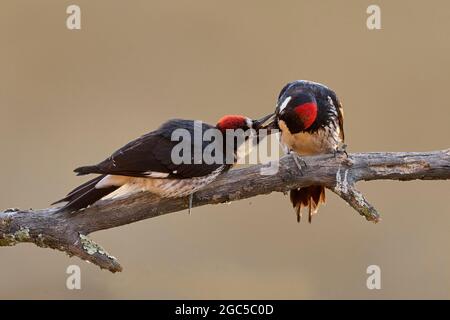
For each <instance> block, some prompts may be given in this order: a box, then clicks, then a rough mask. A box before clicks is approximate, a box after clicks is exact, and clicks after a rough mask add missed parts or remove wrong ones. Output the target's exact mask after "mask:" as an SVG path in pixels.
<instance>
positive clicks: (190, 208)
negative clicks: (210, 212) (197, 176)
mask: <svg viewBox="0 0 450 320" xmlns="http://www.w3.org/2000/svg"><path fill="white" fill-rule="evenodd" d="M193 200H194V193H191V194H190V195H189V208H188V214H189V215H191V210H192V201H193Z"/></svg>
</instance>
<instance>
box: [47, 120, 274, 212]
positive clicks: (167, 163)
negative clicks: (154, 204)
mask: <svg viewBox="0 0 450 320" xmlns="http://www.w3.org/2000/svg"><path fill="white" fill-rule="evenodd" d="M270 116H272V115H269V116H266V117H264V118H262V119H260V120H251V119H249V118H247V117H244V116H240V115H227V116H224V117H222V118H221V119H220V120H219V121H218V122H217V125H216V126H212V125H209V124H205V123H202V122H198V121H194V120H181V119H173V120H169V121H167V122H166V123H164V124H163V125H162V126H161V127H159V128H158V129H157V130H155V131H152V132H149V133H147V134H145V135H143V136H141V137H140V138H138V139H136V140H133V141H131V142H129V143H128V144H126V145H125V146H124V147H122V148H120V149H119V150H117V151H116V152H114V153H113V154H112V155H111V156H110V157H108V158H107V159H106V160H104V161H102V162H100V163H98V164H96V165H92V166H85V167H80V168H77V169H75V170H74V171H75V172H76V173H77V174H78V175H86V174H91V173H93V174H99V176H97V177H95V178H94V179H92V180H89V181H88V182H86V183H84V184H82V185H80V186H79V187H77V188H75V189H74V190H72V191H71V192H70V193H69V194H68V195H67V196H66V197H65V198H63V199H61V200H59V201H56V202H55V203H53V204H56V203H60V202H66V201H67V204H65V205H64V206H63V207H61V209H60V210H64V211H76V210H79V209H82V208H86V207H87V206H89V205H91V204H93V203H94V202H96V201H98V200H100V199H102V198H115V197H118V196H123V195H128V194H131V193H135V192H138V191H150V192H152V193H155V194H158V195H159V196H161V197H184V196H188V195H190V196H192V194H193V193H194V192H196V191H197V190H199V189H201V188H202V187H204V186H205V185H207V184H208V183H211V182H212V181H214V180H215V179H216V178H217V177H218V176H219V175H220V174H222V173H224V172H226V171H228V170H229V169H230V168H231V167H232V166H233V165H234V164H235V163H236V162H237V161H238V160H239V159H240V158H241V157H244V156H245V155H246V152H245V151H247V153H248V152H249V151H250V148H245V150H244V151H243V148H242V147H243V146H244V145H245V144H244V142H245V141H247V140H248V139H249V138H252V139H253V140H252V141H249V142H250V144H249V146H250V147H251V144H253V143H258V142H259V137H258V133H259V129H260V127H261V125H262V124H263V123H264V122H265V121H266V120H267V119H268V118H269V117H270ZM177 129H180V130H184V132H186V133H188V134H189V136H190V140H189V141H188V144H190V145H188V146H189V147H190V149H191V150H189V154H188V157H189V158H190V160H192V161H187V162H181V163H179V162H180V161H173V156H174V154H173V152H172V151H173V150H174V147H175V146H177V145H178V144H179V141H177V140H176V139H173V137H172V133H173V132H174V131H175V130H177ZM208 129H218V130H215V132H216V133H218V134H219V135H222V137H221V138H223V139H222V141H220V139H219V140H218V141H216V142H218V143H219V145H218V146H219V147H218V148H216V150H215V151H214V152H215V154H214V156H215V158H214V159H219V161H211V159H204V158H203V151H205V148H206V147H207V146H208V145H211V141H206V140H205V139H202V137H203V134H204V133H205V132H206V130H208ZM228 129H231V131H230V130H228ZM238 129H242V130H240V131H239V130H238ZM249 129H253V130H249ZM233 130H236V131H234V132H238V134H239V132H240V134H243V138H242V137H241V138H242V139H239V138H236V139H235V138H232V139H231V141H233V143H232V145H231V147H230V143H229V141H230V140H228V139H226V135H228V134H229V133H230V134H233ZM196 131H197V132H200V135H201V136H200V141H196V140H195V134H196ZM252 135H253V136H252ZM255 135H256V138H257V139H254V138H255ZM174 140H175V141H174ZM211 140H213V139H211ZM255 141H256V142H255ZM198 142H199V143H198ZM196 143H197V145H196ZM247 146H248V144H247ZM196 148H199V149H200V151H201V155H200V159H199V160H195V159H194V152H195V150H196ZM197 150H198V149H197ZM230 150H231V161H230V160H229V156H230ZM178 151H179V156H181V157H182V156H184V152H187V150H178ZM190 200H191V201H192V197H191V199H190ZM190 205H191V204H190Z"/></svg>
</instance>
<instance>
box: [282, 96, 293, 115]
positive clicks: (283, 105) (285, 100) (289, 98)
mask: <svg viewBox="0 0 450 320" xmlns="http://www.w3.org/2000/svg"><path fill="white" fill-rule="evenodd" d="M291 99H292V97H290V96H289V97H287V98H286V99H284V101H283V103H282V104H281V105H280V112H282V111H283V110H284V108H286V106H287V105H288V103H289V101H291Z"/></svg>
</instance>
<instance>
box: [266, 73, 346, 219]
mask: <svg viewBox="0 0 450 320" xmlns="http://www.w3.org/2000/svg"><path fill="white" fill-rule="evenodd" d="M343 125H344V113H343V109H342V104H341V103H340V101H339V99H338V98H337V96H336V94H335V93H334V91H333V90H331V89H330V88H328V87H326V86H324V85H322V84H320V83H315V82H312V81H306V80H298V81H293V82H290V83H288V84H287V85H286V86H284V88H283V89H282V90H281V92H280V94H279V96H278V102H277V107H276V110H275V120H274V121H273V122H272V123H271V124H270V125H269V127H270V126H271V127H272V128H278V129H279V130H280V133H281V136H280V142H281V144H282V145H283V146H284V147H285V148H286V151H287V152H291V151H294V152H295V153H297V154H298V155H317V154H325V153H335V154H336V152H340V151H344V147H345V145H344V127H343ZM344 152H345V151H344ZM295 157H296V155H295V154H294V159H296V158H295ZM297 158H298V157H297ZM296 163H297V165H298V166H300V165H299V164H298V159H296ZM290 199H291V202H292V205H293V207H294V209H295V211H296V214H297V221H300V219H301V216H302V212H301V211H302V207H307V208H309V217H308V221H309V222H311V219H312V216H313V215H314V214H316V213H317V209H318V207H319V205H320V203H321V202H325V188H324V187H323V186H310V187H306V188H300V189H293V190H291V191H290Z"/></svg>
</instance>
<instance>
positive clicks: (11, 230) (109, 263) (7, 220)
mask: <svg viewBox="0 0 450 320" xmlns="http://www.w3.org/2000/svg"><path fill="white" fill-rule="evenodd" d="M303 159H304V160H305V163H306V167H305V168H304V169H303V171H302V172H300V171H299V170H298V167H297V166H296V164H295V162H294V160H293V158H292V156H285V157H283V158H282V159H280V161H279V162H277V166H278V167H277V168H278V170H277V171H276V172H272V173H273V174H267V173H268V172H267V170H265V169H264V168H267V164H266V165H255V166H251V167H246V168H241V169H236V170H231V171H230V172H228V173H226V174H224V175H222V176H220V177H219V178H218V179H217V180H216V181H215V182H213V183H212V184H210V185H208V186H207V187H205V188H204V189H202V190H201V191H198V192H197V193H195V195H194V197H193V206H194V207H197V206H203V205H207V204H217V203H224V202H228V201H236V200H240V199H246V198H250V197H254V196H257V195H261V194H269V193H271V192H274V191H277V192H286V191H288V190H290V189H293V188H300V187H306V186H310V185H314V184H316V185H323V186H326V187H327V188H329V189H331V190H332V191H333V192H334V193H336V194H337V195H338V196H340V197H341V198H342V199H344V201H346V202H347V203H348V204H349V205H350V206H351V207H353V208H354V209H355V210H356V211H357V212H358V213H359V214H361V215H362V216H364V217H365V218H366V219H367V220H369V221H373V222H378V221H379V219H380V217H379V214H378V212H377V211H376V210H375V208H374V207H373V206H372V205H371V204H370V203H369V202H367V200H366V199H365V197H364V196H363V195H362V193H361V192H359V191H358V190H356V188H355V183H356V182H358V181H361V180H364V181H370V180H380V179H389V180H402V181H405V180H415V179H421V180H446V179H450V150H444V151H433V152H409V153H404V152H403V153H400V152H374V153H355V154H349V155H348V156H345V155H337V156H334V155H323V156H314V157H304V158H303ZM272 165H273V164H272ZM188 203H189V201H188V199H187V198H179V199H161V198H158V197H157V196H155V195H153V194H150V193H139V194H135V195H132V196H130V197H127V198H123V199H116V200H103V201H99V202H97V203H96V204H94V205H93V206H91V207H89V208H87V209H85V210H82V211H79V212H76V213H56V212H55V209H54V208H47V209H41V210H19V209H7V210H5V211H2V212H0V246H12V245H15V244H17V243H21V242H31V243H34V244H36V245H38V246H40V247H49V248H53V249H57V250H60V251H63V252H66V253H67V254H69V255H70V256H72V255H75V256H78V257H80V258H81V259H83V260H87V261H90V262H92V263H94V264H96V265H98V266H99V267H100V268H104V269H108V270H110V271H111V272H117V271H121V270H122V267H121V266H120V264H119V263H118V261H117V260H116V258H114V257H113V256H111V255H109V254H108V253H107V252H106V251H105V250H104V249H102V248H101V247H100V246H99V245H97V244H95V243H94V242H93V241H92V240H90V239H89V238H88V237H87V235H88V234H90V233H92V232H95V231H99V230H104V229H110V228H114V227H118V226H122V225H125V224H129V223H132V222H136V221H139V220H143V219H148V218H153V217H156V216H159V215H163V214H167V213H171V212H176V211H180V210H184V209H187V207H188Z"/></svg>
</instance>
